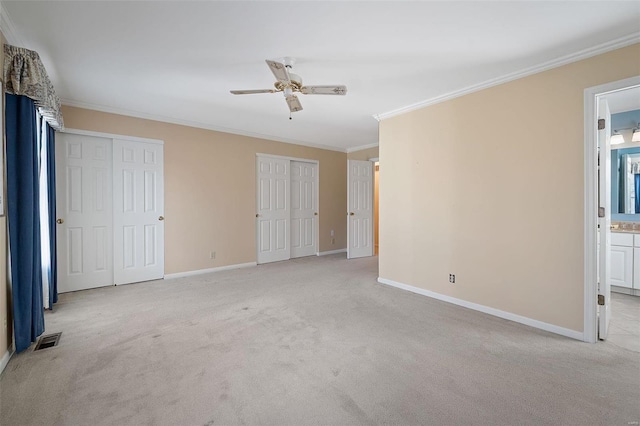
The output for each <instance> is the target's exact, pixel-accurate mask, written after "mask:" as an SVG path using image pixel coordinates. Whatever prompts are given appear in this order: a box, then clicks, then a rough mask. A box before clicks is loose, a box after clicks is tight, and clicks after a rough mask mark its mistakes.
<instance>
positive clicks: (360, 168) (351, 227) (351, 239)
mask: <svg viewBox="0 0 640 426" xmlns="http://www.w3.org/2000/svg"><path fill="white" fill-rule="evenodd" d="M347 163H348V164H347V167H348V169H347V182H348V190H347V208H348V212H347V215H348V216H347V217H348V220H347V258H348V259H353V258H356V257H365V256H373V163H372V162H371V161H357V160H348V161H347Z"/></svg>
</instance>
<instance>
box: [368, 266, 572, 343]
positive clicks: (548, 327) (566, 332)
mask: <svg viewBox="0 0 640 426" xmlns="http://www.w3.org/2000/svg"><path fill="white" fill-rule="evenodd" d="M378 282H379V283H381V284H386V285H390V286H392V287H397V288H400V289H402V290H407V291H410V292H413V293H417V294H420V295H423V296H427V297H431V298H433V299H438V300H441V301H443V302H448V303H452V304H454V305H458V306H462V307H464V308H468V309H473V310H474V311H479V312H483V313H485V314H489V315H493V316H496V317H499V318H503V319H506V320H509V321H514V322H518V323H520V324H524V325H528V326H530V327H534V328H539V329H540V330H545V331H549V332H551V333H555V334H559V335H561V336H565V337H570V338H572V339H576V340H584V333H582V332H580V331H575V330H570V329H568V328H564V327H559V326H557V325H553V324H549V323H546V322H542V321H538V320H535V319H532V318H527V317H523V316H521V315H516V314H513V313H511V312H505V311H501V310H500V309H495V308H491V307H489V306H485V305H480V304H478V303H473V302H469V301H466V300H462V299H457V298H455V297H451V296H445V295H444V294H440V293H435V292H433V291H430V290H425V289H422V288H418V287H413V286H410V285H407V284H402V283H399V282H396V281H392V280H388V279H386V278H381V277H378Z"/></svg>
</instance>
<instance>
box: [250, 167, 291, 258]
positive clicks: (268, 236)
mask: <svg viewBox="0 0 640 426" xmlns="http://www.w3.org/2000/svg"><path fill="white" fill-rule="evenodd" d="M256 162H257V173H256V177H257V182H256V183H257V191H256V192H257V194H256V195H257V200H256V202H257V213H256V232H257V238H256V240H257V245H258V250H257V252H258V253H257V262H258V263H268V262H277V261H280V260H287V259H289V258H290V257H291V241H290V238H291V237H290V229H291V219H290V209H291V208H290V191H289V184H290V181H289V179H290V176H289V160H285V159H280V158H271V157H261V156H258V157H256Z"/></svg>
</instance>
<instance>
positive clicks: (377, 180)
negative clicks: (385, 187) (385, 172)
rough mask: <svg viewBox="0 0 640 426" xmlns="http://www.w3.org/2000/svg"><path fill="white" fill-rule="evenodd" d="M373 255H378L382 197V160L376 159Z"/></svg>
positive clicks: (374, 167)
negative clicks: (380, 195) (379, 213)
mask: <svg viewBox="0 0 640 426" xmlns="http://www.w3.org/2000/svg"><path fill="white" fill-rule="evenodd" d="M373 170H374V173H373V255H374V256H377V255H378V246H379V241H380V240H379V239H378V232H379V231H378V230H379V229H380V219H379V217H380V216H379V215H378V211H379V209H378V201H379V199H380V197H379V194H380V161H378V160H377V159H376V161H375V163H374V166H373Z"/></svg>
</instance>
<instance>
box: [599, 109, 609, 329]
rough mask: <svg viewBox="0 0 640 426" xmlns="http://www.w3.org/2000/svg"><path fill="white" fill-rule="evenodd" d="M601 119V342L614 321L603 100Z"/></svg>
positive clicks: (607, 153)
mask: <svg viewBox="0 0 640 426" xmlns="http://www.w3.org/2000/svg"><path fill="white" fill-rule="evenodd" d="M598 119H604V123H605V125H604V126H603V127H604V128H602V129H599V130H598V152H599V154H598V155H599V157H598V158H599V160H598V182H599V189H598V195H599V197H598V206H599V207H600V212H599V214H598V216H599V217H598V228H599V233H600V259H599V268H598V269H599V271H598V299H600V300H599V302H598V338H599V339H600V340H605V339H606V338H607V334H608V332H609V322H610V321H611V228H610V226H611V173H610V169H611V146H610V139H611V112H610V111H609V104H608V103H607V100H606V99H605V98H603V97H601V98H599V100H598ZM603 298H604V301H602V299H603Z"/></svg>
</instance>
